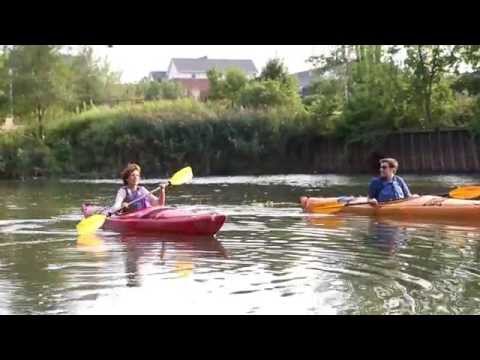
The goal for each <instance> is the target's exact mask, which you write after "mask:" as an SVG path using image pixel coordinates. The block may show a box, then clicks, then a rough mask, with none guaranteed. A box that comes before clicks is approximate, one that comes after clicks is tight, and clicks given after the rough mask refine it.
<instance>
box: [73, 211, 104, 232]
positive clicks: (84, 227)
mask: <svg viewBox="0 0 480 360" xmlns="http://www.w3.org/2000/svg"><path fill="white" fill-rule="evenodd" d="M106 219H107V217H106V216H105V215H101V214H97V215H92V216H89V217H88V218H86V219H83V220H82V221H80V222H79V223H78V224H77V232H78V234H80V235H85V234H91V233H94V232H95V231H97V229H99V228H100V227H102V225H103V223H104V222H105V220H106Z"/></svg>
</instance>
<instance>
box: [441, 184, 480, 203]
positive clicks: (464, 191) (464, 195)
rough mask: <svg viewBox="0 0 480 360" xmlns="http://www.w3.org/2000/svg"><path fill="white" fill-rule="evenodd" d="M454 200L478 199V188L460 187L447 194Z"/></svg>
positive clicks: (479, 194)
mask: <svg viewBox="0 0 480 360" xmlns="http://www.w3.org/2000/svg"><path fill="white" fill-rule="evenodd" d="M448 194H449V195H450V197H452V198H455V199H464V200H472V199H477V198H480V186H475V185H471V186H461V187H458V188H456V189H454V190H452V191H450V192H449V193H448Z"/></svg>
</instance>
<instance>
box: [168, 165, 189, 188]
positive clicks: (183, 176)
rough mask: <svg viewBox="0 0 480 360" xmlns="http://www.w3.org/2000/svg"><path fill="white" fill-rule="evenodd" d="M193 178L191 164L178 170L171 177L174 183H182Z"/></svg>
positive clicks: (171, 181) (171, 182)
mask: <svg viewBox="0 0 480 360" xmlns="http://www.w3.org/2000/svg"><path fill="white" fill-rule="evenodd" d="M192 179H193V172H192V168H191V167H190V166H188V167H186V168H183V169H182V170H179V171H177V172H176V173H175V174H174V175H173V176H172V178H171V179H170V184H172V185H182V184H185V183H187V182H189V181H191V180H192Z"/></svg>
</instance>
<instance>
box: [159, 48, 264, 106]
mask: <svg viewBox="0 0 480 360" xmlns="http://www.w3.org/2000/svg"><path fill="white" fill-rule="evenodd" d="M231 68H236V69H240V70H242V71H243V72H244V73H245V75H246V76H247V77H248V78H253V77H255V76H256V74H257V72H258V71H257V68H256V67H255V64H254V63H253V61H252V60H232V59H209V58H207V57H206V56H205V57H201V58H198V59H186V58H173V59H172V60H171V61H170V65H169V66H168V70H167V72H166V74H165V75H164V74H163V72H158V71H155V72H152V73H150V76H151V77H152V78H153V79H156V78H158V79H161V80H163V79H165V80H173V81H178V82H179V83H181V84H182V86H183V87H184V88H185V90H186V91H187V94H188V95H189V96H192V97H194V98H195V99H198V100H204V99H206V98H207V96H208V91H209V82H208V78H207V72H208V71H209V70H211V69H217V70H218V71H226V70H228V69H231ZM160 73H162V76H161V77H160V76H158V74H160ZM153 74H155V75H156V76H154V75H153ZM161 80H159V81H161Z"/></svg>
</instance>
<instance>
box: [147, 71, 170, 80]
mask: <svg viewBox="0 0 480 360" xmlns="http://www.w3.org/2000/svg"><path fill="white" fill-rule="evenodd" d="M150 76H151V77H152V78H153V79H154V80H163V79H165V78H166V77H167V72H166V71H152V72H150Z"/></svg>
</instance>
